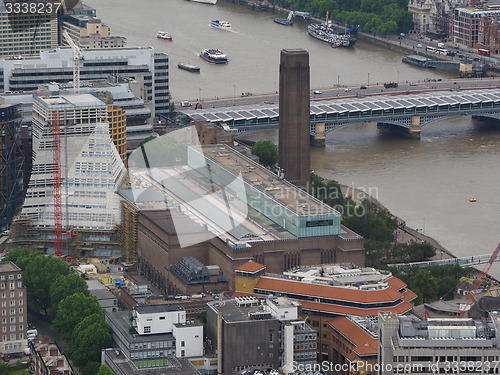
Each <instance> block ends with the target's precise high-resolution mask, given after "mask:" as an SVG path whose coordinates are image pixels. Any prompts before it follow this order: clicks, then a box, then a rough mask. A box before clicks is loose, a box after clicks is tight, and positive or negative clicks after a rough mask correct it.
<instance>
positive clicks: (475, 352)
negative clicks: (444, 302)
mask: <svg viewBox="0 0 500 375" xmlns="http://www.w3.org/2000/svg"><path fill="white" fill-rule="evenodd" d="M378 326H379V335H378V336H379V339H378V361H379V363H381V364H382V363H383V366H382V365H381V366H380V371H379V374H381V375H386V374H393V373H405V374H446V373H460V374H498V372H499V369H498V361H499V360H500V351H499V337H500V315H499V314H498V311H491V312H490V315H489V317H488V319H481V320H474V319H470V318H453V317H450V318H437V319H435V318H431V319H427V320H421V319H418V318H416V317H415V316H398V315H394V314H391V313H386V312H384V313H382V312H381V313H379V315H378Z"/></svg>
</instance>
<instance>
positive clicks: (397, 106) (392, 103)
mask: <svg viewBox="0 0 500 375" xmlns="http://www.w3.org/2000/svg"><path fill="white" fill-rule="evenodd" d="M386 103H387V104H389V105H390V106H391V107H392V108H403V106H402V105H401V104H399V103H397V102H395V101H394V100H387V101H386Z"/></svg>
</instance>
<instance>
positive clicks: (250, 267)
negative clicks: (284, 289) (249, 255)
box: [236, 260, 266, 273]
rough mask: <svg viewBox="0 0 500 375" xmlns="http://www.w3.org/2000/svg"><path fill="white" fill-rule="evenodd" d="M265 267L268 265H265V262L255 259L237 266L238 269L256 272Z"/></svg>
mask: <svg viewBox="0 0 500 375" xmlns="http://www.w3.org/2000/svg"><path fill="white" fill-rule="evenodd" d="M265 268H266V266H264V265H263V264H260V263H257V262H254V261H253V260H249V261H248V262H246V263H244V264H242V265H241V266H239V267H238V268H236V271H240V272H248V273H256V272H258V271H261V270H263V269H265Z"/></svg>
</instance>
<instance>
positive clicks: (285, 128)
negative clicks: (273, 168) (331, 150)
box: [279, 49, 311, 188]
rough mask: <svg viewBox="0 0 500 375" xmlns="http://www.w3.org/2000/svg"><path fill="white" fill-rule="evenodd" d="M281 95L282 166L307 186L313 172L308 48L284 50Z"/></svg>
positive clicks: (290, 176)
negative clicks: (311, 161) (306, 49)
mask: <svg viewBox="0 0 500 375" xmlns="http://www.w3.org/2000/svg"><path fill="white" fill-rule="evenodd" d="M279 96H280V97H279V100H280V103H279V121H280V125H279V166H280V168H281V169H282V170H284V174H285V178H286V179H287V180H288V181H290V182H292V183H293V184H296V185H299V186H300V187H302V188H307V187H308V186H309V180H310V173H311V170H310V153H309V151H310V135H309V134H310V118H309V116H310V111H309V104H310V98H309V53H308V52H307V51H305V50H303V49H284V50H282V51H281V62H280V94H279Z"/></svg>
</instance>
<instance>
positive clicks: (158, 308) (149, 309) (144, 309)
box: [135, 303, 184, 314]
mask: <svg viewBox="0 0 500 375" xmlns="http://www.w3.org/2000/svg"><path fill="white" fill-rule="evenodd" d="M135 310H136V311H137V312H138V313H139V314H154V313H162V312H170V311H184V309H183V308H182V307H181V305H179V304H178V303H169V304H164V305H144V306H136V307H135Z"/></svg>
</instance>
